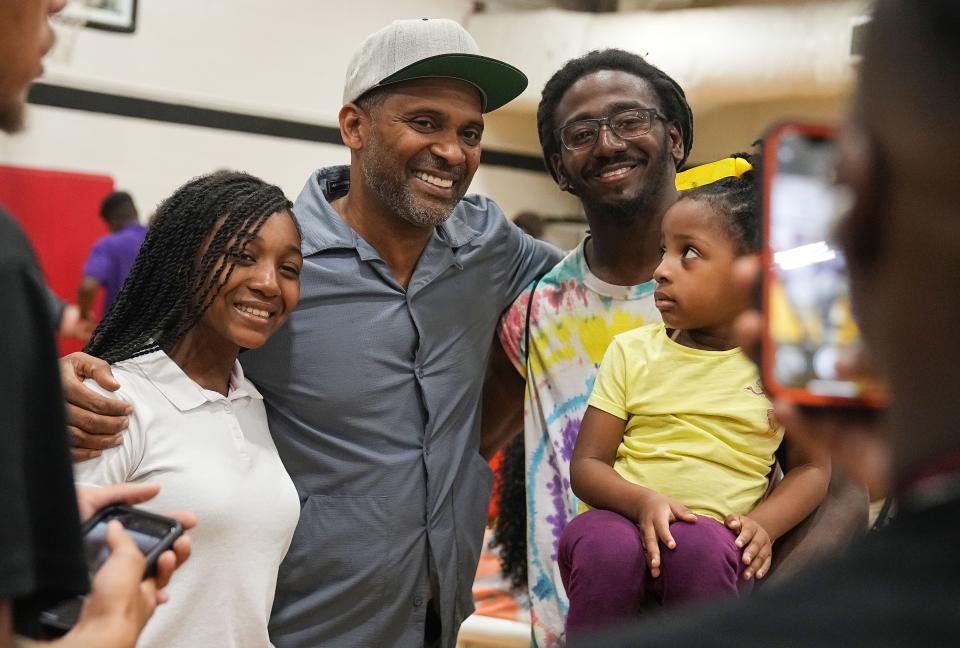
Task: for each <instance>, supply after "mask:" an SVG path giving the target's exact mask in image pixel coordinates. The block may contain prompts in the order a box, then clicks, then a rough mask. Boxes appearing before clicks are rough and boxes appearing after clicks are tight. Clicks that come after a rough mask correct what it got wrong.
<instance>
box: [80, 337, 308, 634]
mask: <svg viewBox="0 0 960 648" xmlns="http://www.w3.org/2000/svg"><path fill="white" fill-rule="evenodd" d="M113 375H114V377H115V378H116V379H117V381H118V382H119V383H120V385H121V388H120V390H119V391H118V392H115V393H114V394H110V393H109V392H105V391H104V390H102V389H100V388H99V387H97V386H96V385H95V384H94V383H93V382H92V381H87V385H88V386H91V387H93V388H95V389H96V390H97V391H99V392H100V393H103V394H107V395H112V396H114V397H118V398H121V399H123V400H125V401H128V402H130V403H131V404H133V406H134V413H133V414H132V415H131V416H130V426H129V429H127V430H126V431H124V435H123V436H124V438H123V445H122V446H120V447H118V448H112V449H110V450H107V451H105V452H104V453H103V454H102V455H101V456H100V457H98V458H96V459H92V460H89V461H85V462H82V463H79V464H76V465H75V467H74V476H75V478H76V481H77V482H78V483H81V484H84V485H105V484H113V483H119V482H138V483H151V484H160V486H161V490H160V494H159V495H157V497H156V498H154V499H153V500H151V501H150V502H146V503H144V504H141V505H140V506H141V507H142V508H144V509H148V510H150V511H155V512H157V513H163V512H165V511H190V512H192V513H195V514H196V515H197V517H198V519H199V521H200V522H199V525H198V526H197V528H196V529H194V530H192V531H190V536H191V538H192V542H193V551H192V554H191V557H190V560H189V561H188V562H187V563H186V564H185V565H184V566H183V567H181V568H180V569H179V570H177V572H176V573H175V574H174V577H173V580H172V581H171V583H170V585H169V587H168V588H167V591H168V592H169V594H170V601H169V602H168V603H166V604H165V605H162V606H160V607H159V608H158V609H157V612H156V614H154V616H153V618H152V619H151V620H150V622H149V623H148V624H147V627H146V629H145V630H144V632H143V635H142V636H141V638H140V641H139V642H138V643H137V646H138V647H140V648H170V647H179V646H182V647H184V648H187V647H189V648H199V647H201V646H202V647H203V648H215V647H221V646H222V647H231V648H232V647H236V648H241V647H243V648H245V647H250V648H262V647H263V646H269V645H271V644H270V640H269V638H268V636H267V621H268V620H269V618H270V608H271V606H272V605H273V595H274V589H275V588H276V583H277V569H278V568H279V566H280V561H281V560H282V559H283V556H284V555H285V554H286V552H287V548H288V547H289V546H290V540H291V538H292V537H293V532H294V529H295V528H296V525H297V520H298V518H299V515H300V502H299V498H298V496H297V492H296V489H295V488H294V486H293V482H291V481H290V477H289V476H288V475H287V472H286V470H284V468H283V465H282V464H281V462H280V458H279V456H278V455H277V449H276V447H275V446H274V444H273V440H272V439H271V438H270V432H269V430H268V428H267V417H266V411H265V410H264V406H263V397H262V396H261V395H260V393H259V392H258V391H257V390H256V388H255V387H254V386H253V385H252V384H251V383H250V382H249V381H248V380H246V379H245V378H244V377H243V371H242V370H241V368H240V364H239V363H235V365H234V369H233V372H232V374H231V378H230V390H229V396H226V397H225V396H223V395H222V394H218V393H217V392H213V391H210V390H206V389H203V388H202V387H200V386H199V385H198V384H197V383H195V382H194V381H193V380H191V379H190V378H188V377H187V375H186V374H184V373H183V371H182V370H181V369H180V367H178V366H177V365H176V364H175V363H174V362H173V361H172V360H171V359H170V358H169V357H168V356H167V355H166V354H165V353H163V352H162V351H157V352H154V353H150V354H148V355H145V356H140V357H138V358H133V359H130V360H125V361H123V362H120V363H117V364H116V365H114V366H113Z"/></svg>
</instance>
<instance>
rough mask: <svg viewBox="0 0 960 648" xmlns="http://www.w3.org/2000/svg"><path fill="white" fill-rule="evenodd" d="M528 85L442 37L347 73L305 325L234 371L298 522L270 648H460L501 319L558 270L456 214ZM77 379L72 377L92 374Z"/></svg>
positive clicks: (479, 199) (76, 398)
mask: <svg viewBox="0 0 960 648" xmlns="http://www.w3.org/2000/svg"><path fill="white" fill-rule="evenodd" d="M526 84H527V80H526V77H525V76H524V75H523V73H521V72H520V71H519V70H517V69H516V68H514V67H512V66H510V65H508V64H506V63H503V62H501V61H497V60H494V59H491V58H487V57H484V56H481V55H480V54H479V50H478V48H477V45H476V43H475V42H474V41H473V39H472V38H471V37H470V35H469V34H468V33H467V32H466V31H465V30H464V29H463V28H462V27H460V25H458V24H456V23H455V22H453V21H449V20H401V21H397V22H394V23H393V24H391V25H389V26H388V27H386V28H384V29H382V30H380V31H378V32H376V33H374V34H372V35H371V36H369V37H368V38H367V39H366V40H365V41H364V42H363V44H362V45H361V46H360V49H359V50H358V52H357V53H356V54H355V55H354V57H353V59H352V60H351V62H350V65H349V68H348V71H347V77H346V83H345V87H344V106H343V107H342V108H341V110H340V116H339V119H340V132H341V135H342V137H343V142H344V144H346V146H347V147H348V148H349V149H350V155H351V161H350V166H342V167H331V168H325V169H320V170H318V171H316V172H315V173H314V174H313V175H312V176H311V177H310V178H309V180H308V181H307V184H306V186H305V187H304V189H303V192H302V193H301V194H300V197H299V198H298V199H297V201H296V205H295V207H294V211H295V212H296V214H297V218H298V220H299V223H300V226H301V228H302V230H303V246H302V250H303V255H304V265H303V270H302V274H301V298H300V305H299V307H298V308H297V310H296V311H295V312H294V313H293V314H292V315H291V316H290V319H289V321H288V323H287V325H286V326H285V327H284V328H283V329H282V330H281V331H280V332H279V333H277V334H276V335H275V336H274V338H273V339H272V340H271V342H270V343H269V344H267V345H265V346H264V347H262V348H260V349H257V350H251V351H248V352H246V353H244V354H243V356H242V358H241V361H242V363H243V368H244V371H245V373H246V375H248V376H249V377H250V378H251V379H252V380H253V381H254V382H255V383H256V385H257V387H258V388H259V389H260V391H261V393H262V394H263V396H264V398H265V399H266V403H267V412H268V414H269V422H270V429H271V431H272V432H273V436H274V441H275V443H276V446H277V449H278V450H279V452H280V456H281V458H282V459H283V462H284V465H285V466H286V468H287V470H288V472H289V473H290V476H291V477H292V478H293V480H294V483H295V484H296V486H297V490H298V492H299V495H300V500H301V503H302V506H301V514H300V523H299V526H298V528H297V531H296V533H295V535H294V538H293V541H292V544H291V546H290V549H289V552H288V553H287V556H286V559H285V561H284V563H283V565H282V566H281V568H280V574H279V578H278V582H277V594H276V598H275V603H274V610H273V615H272V619H271V640H272V641H273V642H274V643H275V644H276V645H277V646H279V647H281V648H286V647H291V646H297V647H304V648H306V647H308V646H309V647H311V648H313V647H316V646H336V647H337V648H348V647H350V646H413V647H419V646H453V645H454V644H455V643H456V636H457V631H458V628H459V626H460V623H461V621H462V620H463V619H464V618H465V617H466V616H467V615H469V614H470V613H471V612H472V611H473V600H472V596H471V585H472V582H473V577H474V574H475V572H476V567H477V560H478V557H479V553H480V546H481V542H482V537H483V529H484V525H485V523H486V519H487V505H488V500H489V497H490V490H491V486H492V481H493V476H492V474H491V471H490V469H489V468H488V467H487V464H486V462H485V461H484V459H483V457H482V456H481V454H480V453H479V452H478V450H479V448H480V446H481V445H483V446H484V448H485V450H490V448H491V447H492V446H495V445H496V444H495V443H493V442H491V440H489V439H484V440H481V438H480V436H481V435H480V404H479V403H480V394H481V391H482V385H483V380H484V374H485V369H486V363H487V358H488V352H489V349H490V347H491V343H492V341H493V336H494V331H495V329H496V326H497V321H498V318H499V316H500V313H501V312H503V310H504V309H506V308H507V306H509V305H510V303H511V302H512V301H513V300H514V298H515V297H516V296H517V295H518V294H519V293H520V291H521V290H522V289H523V288H524V287H525V286H526V285H527V284H529V283H530V282H531V281H532V280H533V279H534V278H536V277H537V276H540V275H542V274H543V273H544V272H546V271H547V270H548V269H549V268H551V267H552V266H553V265H554V264H555V263H556V262H557V261H558V260H559V259H560V256H561V255H560V253H559V251H558V250H556V249H555V248H553V247H552V246H550V245H548V244H544V243H542V242H540V241H537V240H535V239H533V238H532V237H530V236H528V235H527V234H525V233H523V232H522V231H521V230H520V229H519V228H517V227H515V226H514V225H513V224H512V223H511V222H510V221H509V220H508V219H507V218H506V217H505V216H504V214H503V212H502V211H501V210H500V208H499V207H498V206H497V205H496V204H495V203H494V202H492V201H490V200H489V199H487V198H485V197H483V196H477V195H470V196H466V197H465V194H466V191H467V188H468V187H469V185H470V181H471V179H472V178H473V174H474V173H475V172H476V170H477V166H478V165H479V162H480V140H481V135H482V133H483V113H484V112H488V111H490V110H494V109H496V108H498V107H500V106H502V105H503V104H505V103H507V102H508V101H510V100H512V99H513V98H514V97H516V96H517V95H518V94H520V92H522V91H523V89H524V88H525V87H526ZM84 362H85V364H84V365H83V367H81V366H80V365H79V364H76V365H75V366H74V372H75V373H77V374H84V373H87V374H90V373H93V372H94V370H98V369H99V370H102V369H103V367H100V366H98V365H97V364H96V362H97V361H95V360H91V359H89V358H87V359H86V360H85V361H84ZM98 373H99V371H98ZM65 379H66V380H67V383H68V384H67V386H66V389H67V392H68V399H69V400H70V402H71V403H73V405H74V406H77V407H79V408H81V409H86V410H90V411H89V412H87V413H86V414H85V415H84V416H82V417H73V418H72V421H71V422H72V424H73V425H74V437H75V438H79V439H81V443H91V444H93V443H94V441H93V439H95V438H97V437H95V436H93V434H96V433H97V431H98V430H99V431H100V432H99V434H101V435H102V434H104V433H105V431H106V432H107V433H109V432H113V431H114V430H115V429H116V425H114V424H112V423H110V424H109V425H106V424H104V421H107V420H108V418H107V417H104V416H101V415H99V414H94V413H93V411H97V412H103V411H104V408H106V407H109V405H110V403H109V402H107V403H104V402H102V401H98V400H96V399H95V397H92V396H90V395H88V394H87V393H84V389H85V388H84V387H83V386H82V385H81V384H80V383H75V384H74V383H71V382H70V377H66V378H65ZM105 387H106V388H109V387H107V386H106V385H105ZM72 409H74V408H72ZM108 411H112V410H108ZM121 427H122V426H121ZM85 432H88V433H93V434H90V435H89V436H88V435H87V434H85ZM99 438H101V439H103V438H106V437H103V436H101V437H99ZM482 441H483V443H482ZM102 446H103V444H102V443H101V444H100V445H99V446H93V447H102ZM251 533H270V529H251ZM225 595H229V593H225ZM211 622H214V620H211Z"/></svg>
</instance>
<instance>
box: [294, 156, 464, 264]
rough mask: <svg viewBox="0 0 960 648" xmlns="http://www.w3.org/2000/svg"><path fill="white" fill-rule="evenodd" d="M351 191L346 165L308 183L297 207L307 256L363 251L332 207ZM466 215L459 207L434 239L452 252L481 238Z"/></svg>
mask: <svg viewBox="0 0 960 648" xmlns="http://www.w3.org/2000/svg"><path fill="white" fill-rule="evenodd" d="M349 190H350V167H349V166H346V165H344V166H333V167H326V168H323V169H318V170H317V171H315V172H314V173H313V174H312V175H311V176H310V179H309V180H307V184H306V186H305V187H304V188H303V191H301V192H300V196H299V197H298V198H297V202H296V203H295V204H294V206H293V211H294V213H295V214H296V215H297V220H298V221H299V222H300V229H301V230H302V231H303V244H302V246H301V249H302V251H303V255H304V256H310V255H311V254H315V253H317V252H320V251H323V250H330V249H336V248H353V249H359V244H360V237H359V235H358V234H357V233H356V232H355V231H353V229H352V228H351V227H350V226H349V225H347V224H346V222H344V220H343V219H342V218H341V217H340V215H339V214H338V213H337V212H336V210H335V209H334V208H333V207H331V206H330V202H331V201H333V200H336V199H337V198H340V197H342V196H345V195H346V193H347V192H348V191H349ZM462 211H463V206H462V204H458V205H457V206H456V207H455V208H454V210H453V213H452V214H451V215H450V218H448V219H447V220H446V222H444V223H442V224H441V225H439V226H437V227H436V229H435V230H434V238H435V239H437V240H438V241H440V242H441V243H444V244H446V245H447V246H448V247H450V248H451V249H456V248H459V247H462V246H464V245H466V244H467V243H469V242H470V241H472V240H473V239H475V238H476V237H477V236H479V235H480V233H479V232H478V231H477V230H475V229H473V228H472V227H470V226H469V225H468V224H467V223H466V221H465V220H464V219H463V216H462Z"/></svg>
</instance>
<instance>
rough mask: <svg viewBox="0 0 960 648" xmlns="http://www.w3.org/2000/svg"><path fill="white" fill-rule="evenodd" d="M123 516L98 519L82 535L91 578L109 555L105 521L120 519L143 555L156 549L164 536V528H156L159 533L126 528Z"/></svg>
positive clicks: (165, 531) (147, 554)
mask: <svg viewBox="0 0 960 648" xmlns="http://www.w3.org/2000/svg"><path fill="white" fill-rule="evenodd" d="M123 518H124V516H123V515H115V516H112V517H110V518H106V519H103V520H100V521H99V522H97V523H96V524H95V525H94V526H93V528H92V529H90V530H89V531H88V532H87V534H86V535H85V536H84V537H83V544H84V551H85V552H86V558H87V570H88V571H89V572H90V577H91V578H92V577H93V575H94V574H95V573H97V571H98V570H99V569H100V567H101V566H103V563H105V562H106V561H107V558H109V557H110V547H109V546H108V545H107V523H108V522H110V520H120V522H121V524H124V525H125V527H124V530H125V531H126V532H127V535H129V536H130V538H131V539H132V540H133V541H134V542H135V543H136V544H137V547H139V548H140V552H141V553H142V554H143V555H144V556H149V555H150V552H152V551H153V550H154V549H156V548H157V546H158V545H159V544H160V543H161V542H162V541H163V539H164V538H165V537H166V533H167V530H166V529H158V531H159V532H160V533H159V535H154V534H150V533H145V532H144V531H138V530H136V529H130V528H126V522H127V521H126V520H124V519H123Z"/></svg>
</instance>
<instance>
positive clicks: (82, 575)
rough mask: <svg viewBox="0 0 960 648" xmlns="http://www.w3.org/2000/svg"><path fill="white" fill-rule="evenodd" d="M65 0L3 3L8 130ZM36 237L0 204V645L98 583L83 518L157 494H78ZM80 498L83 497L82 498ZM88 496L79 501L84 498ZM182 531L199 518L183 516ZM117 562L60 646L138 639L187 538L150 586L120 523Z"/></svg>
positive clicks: (113, 537) (1, 93) (1, 71)
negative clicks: (51, 20) (50, 18)
mask: <svg viewBox="0 0 960 648" xmlns="http://www.w3.org/2000/svg"><path fill="white" fill-rule="evenodd" d="M64 4H65V1H64V0H4V1H3V2H2V3H0V130H3V131H5V132H7V133H12V132H15V131H16V130H18V129H19V128H20V127H21V126H22V123H23V119H22V118H23V109H24V99H25V97H26V89H27V86H28V85H29V83H30V82H31V81H32V80H33V78H34V77H35V76H36V75H37V74H39V72H40V71H41V69H42V68H41V67H40V59H41V57H42V56H43V54H45V53H46V52H47V50H49V48H50V46H51V45H52V43H53V33H52V31H51V29H50V26H49V24H48V23H47V15H48V14H53V13H56V12H57V11H59V10H60V9H62V8H63V5H64ZM41 276H42V275H41V274H40V270H39V267H38V266H37V261H36V258H35V256H34V254H33V251H32V248H31V246H30V243H29V242H28V240H27V238H26V236H24V234H23V232H22V231H21V229H20V228H19V227H18V226H17V225H16V223H14V221H13V219H12V218H11V217H10V215H9V214H7V213H6V212H5V211H4V210H3V209H2V208H0V304H3V311H4V313H3V317H2V318H0V358H2V359H3V362H4V371H2V372H0V448H2V450H0V520H2V523H0V648H7V647H8V646H10V645H12V642H13V641H14V638H13V630H14V629H16V631H17V632H18V633H21V634H26V635H31V636H35V635H36V634H37V631H38V628H37V623H36V619H37V615H38V613H39V612H40V611H41V610H42V609H44V608H46V607H48V606H50V605H51V604H53V603H56V602H58V601H60V600H62V599H64V598H67V597H70V596H75V595H77V594H82V593H85V592H87V591H88V590H89V585H90V584H89V583H88V576H87V568H86V562H85V559H84V554H83V548H82V544H81V543H82V540H81V538H80V525H79V522H80V515H81V513H82V514H84V516H85V517H86V516H89V515H90V514H91V513H93V512H94V511H95V510H96V509H98V508H101V507H103V506H105V505H106V504H109V503H113V502H126V503H136V502H139V501H144V500H145V499H149V498H150V497H153V495H155V494H156V493H157V490H158V489H157V487H155V486H152V487H151V486H138V487H130V486H123V487H113V488H106V489H99V490H82V491H79V492H78V491H75V490H74V486H73V473H72V470H71V466H70V455H69V451H68V445H67V435H66V419H65V413H64V410H63V407H62V403H63V397H62V393H61V387H60V378H59V372H58V369H57V361H56V352H55V347H54V341H53V337H52V331H51V329H50V325H49V323H50V321H51V313H50V305H49V292H48V290H47V287H46V286H45V285H44V284H43V281H42V279H41ZM78 498H79V499H78ZM78 503H79V506H78ZM180 519H181V521H182V522H183V523H184V526H185V527H188V528H189V527H190V526H193V525H194V524H195V523H196V521H195V520H194V519H193V518H192V516H189V515H185V516H180ZM108 544H109V545H110V547H111V550H112V555H111V558H110V559H109V560H108V561H107V562H106V563H105V564H104V566H103V568H102V569H101V570H100V571H99V572H98V573H97V574H96V576H95V578H94V583H93V591H92V592H91V594H90V596H89V597H88V598H87V603H86V604H85V606H84V609H83V612H82V614H81V617H80V620H79V622H78V623H77V625H76V626H75V628H74V629H73V630H72V631H71V632H70V633H68V634H67V635H66V636H65V637H64V638H63V639H62V640H61V641H60V642H59V643H58V645H61V646H100V647H105V648H106V647H113V646H117V647H120V646H124V647H127V646H129V647H132V646H133V645H134V643H135V642H136V638H137V636H138V634H139V632H140V630H141V629H142V627H143V625H144V623H146V621H147V619H148V618H149V617H150V615H151V614H152V613H153V609H154V607H155V606H156V605H157V603H158V602H162V601H163V600H164V599H165V595H164V594H163V593H162V591H161V590H160V588H161V587H162V586H163V585H164V584H166V582H167V581H168V580H169V578H170V575H171V573H172V572H173V570H174V569H175V567H176V565H177V563H178V562H182V561H183V560H185V559H186V557H187V556H188V555H189V540H188V539H186V538H184V539H183V540H182V541H180V542H179V543H178V545H177V547H176V555H174V552H169V553H168V554H166V555H165V556H164V557H163V558H162V561H161V564H159V565H158V575H157V577H156V578H155V579H149V580H147V581H143V582H141V579H142V575H143V571H144V565H145V561H144V557H143V555H142V554H141V553H140V551H139V550H138V549H137V547H136V545H135V544H134V542H133V540H131V539H130V538H129V537H128V536H127V534H126V533H125V532H123V530H122V529H121V528H120V527H119V526H118V525H115V524H114V525H113V526H112V527H111V528H110V529H109V531H108Z"/></svg>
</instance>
